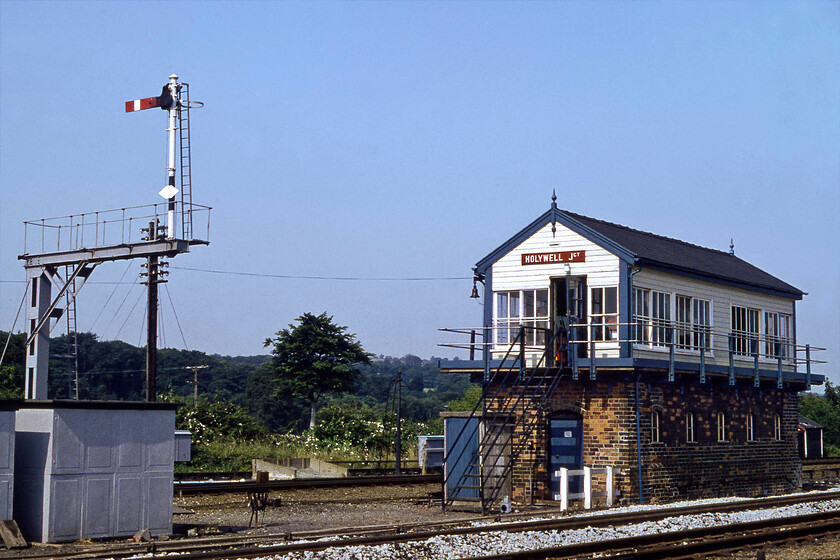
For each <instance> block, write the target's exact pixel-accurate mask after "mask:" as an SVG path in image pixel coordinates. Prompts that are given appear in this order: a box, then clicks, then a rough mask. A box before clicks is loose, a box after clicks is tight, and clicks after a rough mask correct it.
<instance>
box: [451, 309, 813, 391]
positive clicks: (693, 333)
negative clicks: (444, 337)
mask: <svg viewBox="0 0 840 560" xmlns="http://www.w3.org/2000/svg"><path fill="white" fill-rule="evenodd" d="M511 328H512V325H511V324H508V323H506V324H504V325H502V326H498V325H496V326H493V327H481V328H455V329H440V330H441V331H443V332H450V333H455V334H459V335H469V336H470V342H469V343H442V344H440V346H444V347H450V348H458V349H464V350H469V352H470V360H475V359H476V357H475V356H476V351H479V352H480V353H481V357H480V358H479V359H485V358H486V359H488V360H489V359H494V358H497V357H498V356H500V355H503V354H504V353H505V352H506V351H508V349H509V347H510V343H509V342H506V341H507V340H508V338H507V333H508V332H510V329H511ZM517 328H521V329H524V330H525V331H526V332H527V331H529V330H531V331H534V334H533V335H532V336H527V335H526V336H525V340H526V341H528V342H529V343H523V341H522V340H520V339H517V345H520V346H521V347H522V348H523V350H524V353H525V354H530V355H540V354H542V353H544V352H545V351H546V346H545V343H544V341H546V340H555V341H559V340H562V341H564V342H565V343H566V344H567V353H568V364H569V367H571V368H572V369H573V370H574V371H575V374H577V371H576V369H577V366H578V365H579V364H580V361H581V360H580V359H581V358H584V359H585V360H586V362H585V363H586V367H588V368H589V370H590V375H591V376H593V375H594V369H595V364H596V362H597V361H598V360H597V359H596V356H597V355H598V354H599V353H601V354H605V353H609V351H614V353H615V355H616V357H618V352H616V351H617V350H618V349H620V348H621V345H622V344H624V345H629V346H630V347H631V348H632V350H631V353H630V354H629V356H630V357H639V352H640V351H653V352H663V353H664V352H667V354H668V355H667V358H665V359H666V360H667V362H668V369H669V379H670V380H673V376H674V369H675V362H676V354H677V352H679V355H680V356H681V357H686V356H687V357H694V359H699V362H700V364H701V372H702V373H701V378H703V380H705V364H706V360H707V359H713V358H715V357H716V358H717V359H715V360H714V361H715V362H716V363H718V364H727V363H728V366H729V373H730V382H731V383H733V384H734V370H735V363H736V362H738V363H740V364H743V363H745V362H750V361H751V362H752V365H753V371H754V374H755V379H756V384H757V383H758V377H759V373H758V372H759V370H762V369H763V370H765V371H766V370H767V369H768V368H769V367H773V366H775V369H776V370H777V371H778V373H779V379H780V380H781V376H782V370H783V369H784V370H785V371H793V372H797V373H798V372H799V371H800V369H804V371H805V373H806V375H807V384H808V385H810V376H811V368H812V366H814V365H817V364H824V363H826V362H825V361H824V360H818V359H814V357H813V356H812V354H813V353H815V352H821V351H825V348H819V347H816V346H811V345H809V344H804V345H803V344H795V343H794V342H793V340H792V339H790V338H786V337H780V336H777V335H772V334H765V333H746V332H742V331H737V330H734V331H722V330H716V329H712V328H710V327H706V326H697V325H687V324H685V323H678V322H676V321H661V320H658V321H652V320H649V319H644V320H637V321H633V322H631V323H604V322H596V323H593V322H587V323H573V324H571V325H569V326H568V328H567V330H566V335H565V336H562V335H558V334H557V333H552V332H551V331H550V330H549V329H545V328H542V327H535V326H533V325H527V324H522V325H517ZM622 333H624V336H623V337H622V336H621V334H622ZM500 340H503V341H505V342H499V341H500ZM721 341H725V342H723V343H721ZM553 344H557V342H554V343H553ZM485 351H486V354H485ZM716 353H717V354H716ZM721 353H722V355H721ZM553 354H554V355H555V356H558V352H557V351H556V350H555V351H554V352H553ZM602 360H603V358H602ZM602 363H604V362H603V361H602ZM552 365H553V364H552ZM762 366H763V367H762ZM575 376H576V375H575ZM593 378H594V377H593Z"/></svg>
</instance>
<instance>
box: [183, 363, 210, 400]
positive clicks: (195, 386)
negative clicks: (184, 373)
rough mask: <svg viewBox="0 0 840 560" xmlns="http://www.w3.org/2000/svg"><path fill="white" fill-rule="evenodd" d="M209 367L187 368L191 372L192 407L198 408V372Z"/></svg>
mask: <svg viewBox="0 0 840 560" xmlns="http://www.w3.org/2000/svg"><path fill="white" fill-rule="evenodd" d="M208 367H209V366H187V369H189V370H192V372H193V407H197V406H198V370H200V369H207V368H208Z"/></svg>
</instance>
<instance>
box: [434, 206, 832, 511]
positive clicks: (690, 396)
mask: <svg viewBox="0 0 840 560" xmlns="http://www.w3.org/2000/svg"><path fill="white" fill-rule="evenodd" d="M474 271H475V281H476V282H480V283H483V285H484V298H483V304H484V317H483V325H482V327H481V328H480V329H478V330H477V332H476V334H477V340H476V341H475V342H474V343H472V344H470V345H469V347H470V348H471V349H472V352H471V354H472V353H474V352H478V355H475V354H473V355H474V357H475V358H479V356H480V359H471V360H467V361H462V362H455V363H452V362H450V364H449V365H447V367H446V370H445V371H450V372H467V373H469V374H470V375H471V376H472V379H473V380H474V381H482V382H483V385H484V393H483V397H482V402H481V406H480V407H478V408H477V409H476V410H475V411H474V413H473V417H474V418H476V419H477V420H478V421H475V422H469V421H465V420H463V419H460V420H458V426H459V428H458V429H447V442H446V447H447V457H446V468H445V478H446V482H445V495H446V498H445V504H448V505H452V504H455V503H460V502H478V503H479V504H480V505H481V507H482V509H487V508H488V507H491V506H492V505H493V504H494V503H498V501H499V500H500V499H502V498H503V496H504V495H508V494H509V495H510V498H511V499H512V500H513V501H514V502H519V503H530V502H534V501H540V500H552V499H555V498H557V497H558V496H559V493H560V489H559V480H558V479H557V477H556V476H555V473H556V472H558V469H560V468H561V467H565V468H569V469H573V470H574V469H580V468H582V467H587V466H588V467H599V468H600V467H612V468H613V469H615V470H614V472H615V474H616V478H615V490H616V492H617V495H618V499H619V501H621V502H624V503H629V502H648V501H665V500H675V499H679V498H700V497H708V496H719V495H734V494H738V495H753V496H757V495H766V494H775V493H780V492H788V491H791V490H794V489H796V488H797V487H798V486H799V485H800V480H801V478H800V467H801V462H800V459H799V456H798V453H797V443H796V433H797V422H798V413H797V395H798V393H799V392H800V391H803V390H807V389H808V387H809V386H810V385H811V384H819V383H822V382H823V377H822V376H820V375H815V374H813V373H812V372H811V364H812V361H811V357H810V353H811V348H810V347H808V346H803V345H802V344H801V343H800V341H799V340H798V339H797V336H796V302H797V301H799V300H801V299H802V297H803V295H804V293H803V292H802V291H801V290H799V289H798V288H795V287H793V286H791V285H790V284H787V283H785V282H784V281H782V280H780V279H778V278H776V277H774V276H772V275H770V274H768V273H767V272H764V271H762V270H760V269H758V268H756V267H755V266H752V265H751V264H749V263H748V262H746V261H744V260H742V259H740V258H739V257H737V256H735V254H734V251H731V250H730V251H729V252H726V251H718V250H714V249H707V248H704V247H699V246H697V245H692V244H690V243H686V242H683V241H679V240H676V239H670V238H667V237H662V236H660V235H655V234H652V233H647V232H644V231H639V230H635V229H631V228H629V227H625V226H621V225H617V224H613V223H609V222H605V221H601V220H597V219H594V218H589V217H586V216H581V215H578V214H575V213H572V212H567V211H562V210H559V209H558V208H557V206H556V204H555V203H552V205H551V208H550V209H549V210H548V211H547V212H545V213H544V214H543V215H541V216H540V217H539V218H537V219H536V220H534V221H533V222H532V223H531V224H529V225H528V226H526V227H525V228H524V229H522V230H521V231H519V232H518V233H517V234H515V235H514V236H513V237H511V238H510V239H508V240H507V241H506V242H505V243H503V244H502V245H501V246H500V247H498V248H497V249H496V250H494V251H493V252H492V253H490V254H489V255H487V256H486V257H485V258H483V259H481V260H480V261H479V262H478V263H477V264H476V266H475V268H474ZM474 297H478V291H477V290H474ZM454 332H460V333H468V332H469V331H468V330H463V329H461V330H454ZM463 426H474V428H469V427H467V428H462V427H463ZM579 485H580V481H579V479H578V480H575V477H572V478H571V481H570V486H571V491H572V493H575V491H576V490H577V489H579Z"/></svg>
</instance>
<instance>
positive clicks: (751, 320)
mask: <svg viewBox="0 0 840 560" xmlns="http://www.w3.org/2000/svg"><path fill="white" fill-rule="evenodd" d="M729 325H730V331H729V332H730V336H731V337H732V348H731V349H730V350H731V352H732V353H733V354H734V355H736V356H749V357H751V356H753V355H754V352H761V348H760V347H759V340H760V337H761V310H760V309H756V308H754V307H743V306H740V305H735V304H732V305H731V307H730V314H729ZM753 346H755V350H753Z"/></svg>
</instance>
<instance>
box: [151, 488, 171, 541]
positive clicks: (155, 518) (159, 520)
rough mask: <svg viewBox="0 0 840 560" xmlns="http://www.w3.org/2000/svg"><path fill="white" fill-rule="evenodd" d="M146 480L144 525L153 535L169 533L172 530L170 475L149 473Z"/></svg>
mask: <svg viewBox="0 0 840 560" xmlns="http://www.w3.org/2000/svg"><path fill="white" fill-rule="evenodd" d="M147 480H148V491H147V496H148V502H147V504H148V506H147V507H146V514H147V520H146V527H148V528H149V530H150V531H151V532H152V534H155V535H159V534H163V533H170V532H171V531H172V477H171V476H154V475H151V476H149V477H148V479H147Z"/></svg>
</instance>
